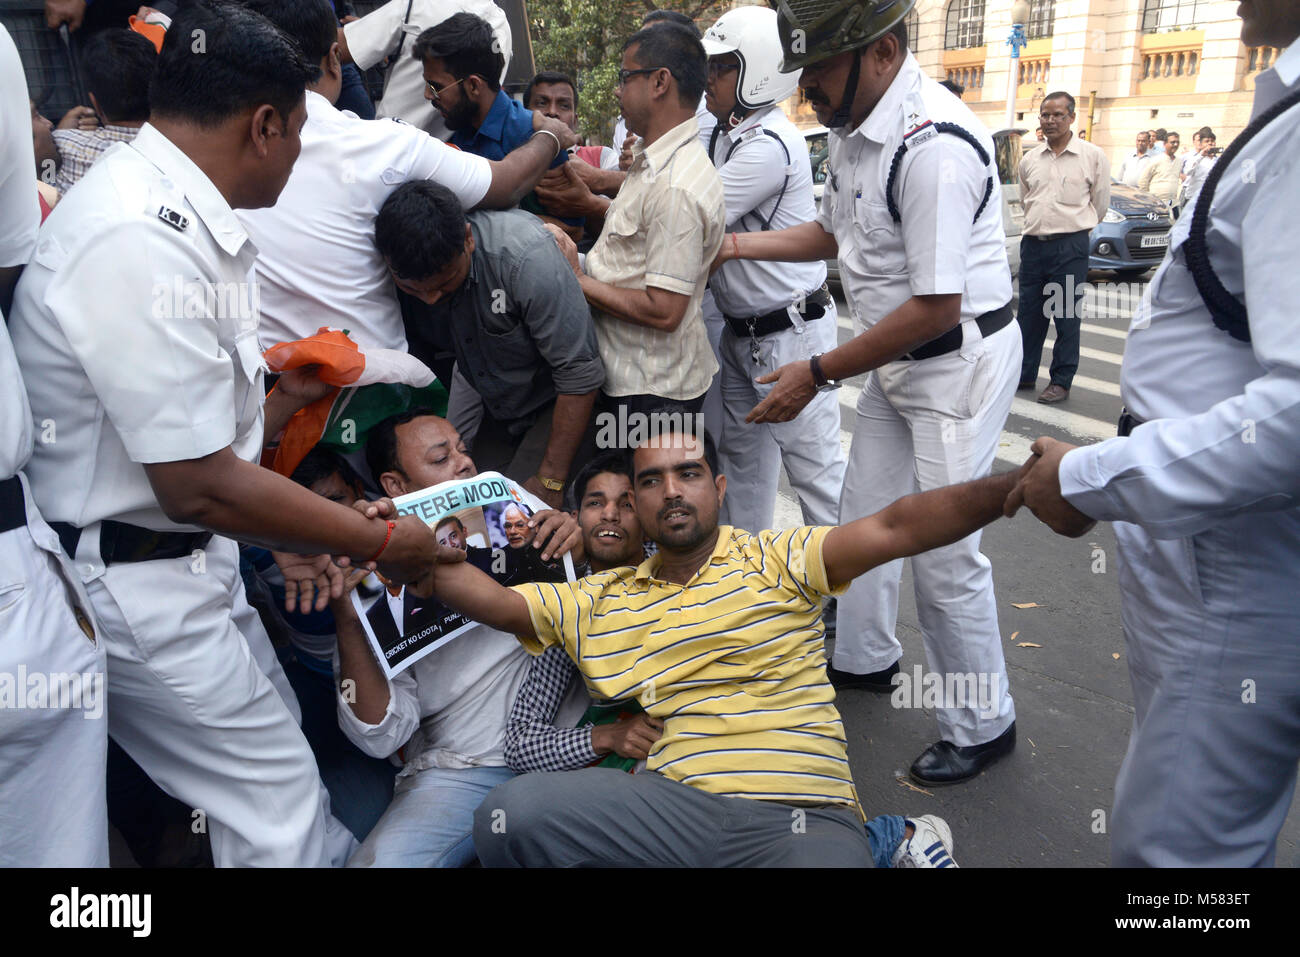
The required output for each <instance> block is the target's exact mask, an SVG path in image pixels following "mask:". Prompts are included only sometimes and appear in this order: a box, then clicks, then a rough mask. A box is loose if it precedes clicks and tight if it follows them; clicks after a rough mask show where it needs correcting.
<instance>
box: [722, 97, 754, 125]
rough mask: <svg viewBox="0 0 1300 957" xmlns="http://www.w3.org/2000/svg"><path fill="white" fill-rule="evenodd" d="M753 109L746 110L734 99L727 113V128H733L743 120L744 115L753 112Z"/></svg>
mask: <svg viewBox="0 0 1300 957" xmlns="http://www.w3.org/2000/svg"><path fill="white" fill-rule="evenodd" d="M753 112H754V111H753V110H747V109H745V108H744V107H743V106H741V105H740V100H736V105H735V106H733V107H732V108H731V112H730V113H729V114H727V129H729V130H734V129H735V128H736V127H737V126H739V125H740V124H741V123H743V122H745V117H747V116H749V114H751V113H753Z"/></svg>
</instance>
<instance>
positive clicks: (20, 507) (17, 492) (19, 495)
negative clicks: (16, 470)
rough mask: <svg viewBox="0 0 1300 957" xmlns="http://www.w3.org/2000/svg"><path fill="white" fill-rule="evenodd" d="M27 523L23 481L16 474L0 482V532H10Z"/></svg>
mask: <svg viewBox="0 0 1300 957" xmlns="http://www.w3.org/2000/svg"><path fill="white" fill-rule="evenodd" d="M26 524H27V504H26V502H24V501H23V483H22V482H21V481H19V479H18V476H17V475H13V476H10V477H9V478H7V479H5V480H4V481H3V482H0V533H4V532H12V531H13V530H14V529H15V528H22V527H23V526H24V525H26Z"/></svg>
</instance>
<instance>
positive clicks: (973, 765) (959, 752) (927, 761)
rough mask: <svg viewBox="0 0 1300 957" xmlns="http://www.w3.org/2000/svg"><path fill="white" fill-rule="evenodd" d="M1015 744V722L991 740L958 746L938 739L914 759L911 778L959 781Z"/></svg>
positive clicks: (923, 781)
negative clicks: (964, 746) (967, 745)
mask: <svg viewBox="0 0 1300 957" xmlns="http://www.w3.org/2000/svg"><path fill="white" fill-rule="evenodd" d="M1015 747H1016V723H1015V722H1014V721H1013V722H1011V726H1010V727H1009V728H1007V730H1005V731H1003V732H1002V733H1001V734H1000V735H998V736H997V737H996V738H994V739H993V740H992V741H987V742H985V743H984V744H973V745H971V746H970V747H967V748H959V747H957V745H955V744H952V743H951V742H948V741H936V742H935V743H934V744H932V745H930V746H929V747H928V748H926V749H925V751H923V752H922V753H921V756H920V757H919V758H917V759H916V760H915V761H914V762H912V769H911V775H912V780H913V781H917V782H919V783H921V784H930V785H943V784H959V783H961V782H962V781H967V780H969V779H970V778H973V777H975V775H977V774H979V773H980V772H981V771H983V770H984V769H985V768H986V767H988V766H989V765H990V764H992V763H993V762H994V761H996V760H997V759H998V758H1000V757H1003V756H1004V755H1008V754H1010V753H1011V752H1012V751H1014V750H1015Z"/></svg>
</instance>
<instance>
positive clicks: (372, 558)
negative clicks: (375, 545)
mask: <svg viewBox="0 0 1300 957" xmlns="http://www.w3.org/2000/svg"><path fill="white" fill-rule="evenodd" d="M396 527H397V523H396V522H391V521H390V522H389V523H388V534H387V535H385V536H384V544H382V545H380V546H379V551H377V552H375V553H374V554H373V555H372V556H370V557H369V558H368V559H366V561H369V562H377V561H379V556H380V555H382V554H384V549H385V548H387V547H388V543H389V542H390V541H392V538H393V529H395V528H396Z"/></svg>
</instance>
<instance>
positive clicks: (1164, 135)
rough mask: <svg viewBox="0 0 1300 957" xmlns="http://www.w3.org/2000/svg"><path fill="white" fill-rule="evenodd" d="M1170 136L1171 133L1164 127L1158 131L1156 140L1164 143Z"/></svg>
mask: <svg viewBox="0 0 1300 957" xmlns="http://www.w3.org/2000/svg"><path fill="white" fill-rule="evenodd" d="M1168 136H1169V131H1168V130H1167V129H1165V128H1164V127H1163V126H1162V127H1160V128H1159V129H1158V130H1156V139H1158V140H1159V141H1160V142H1161V143H1163V142H1164V141H1165V139H1166V138H1167V137H1168Z"/></svg>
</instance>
